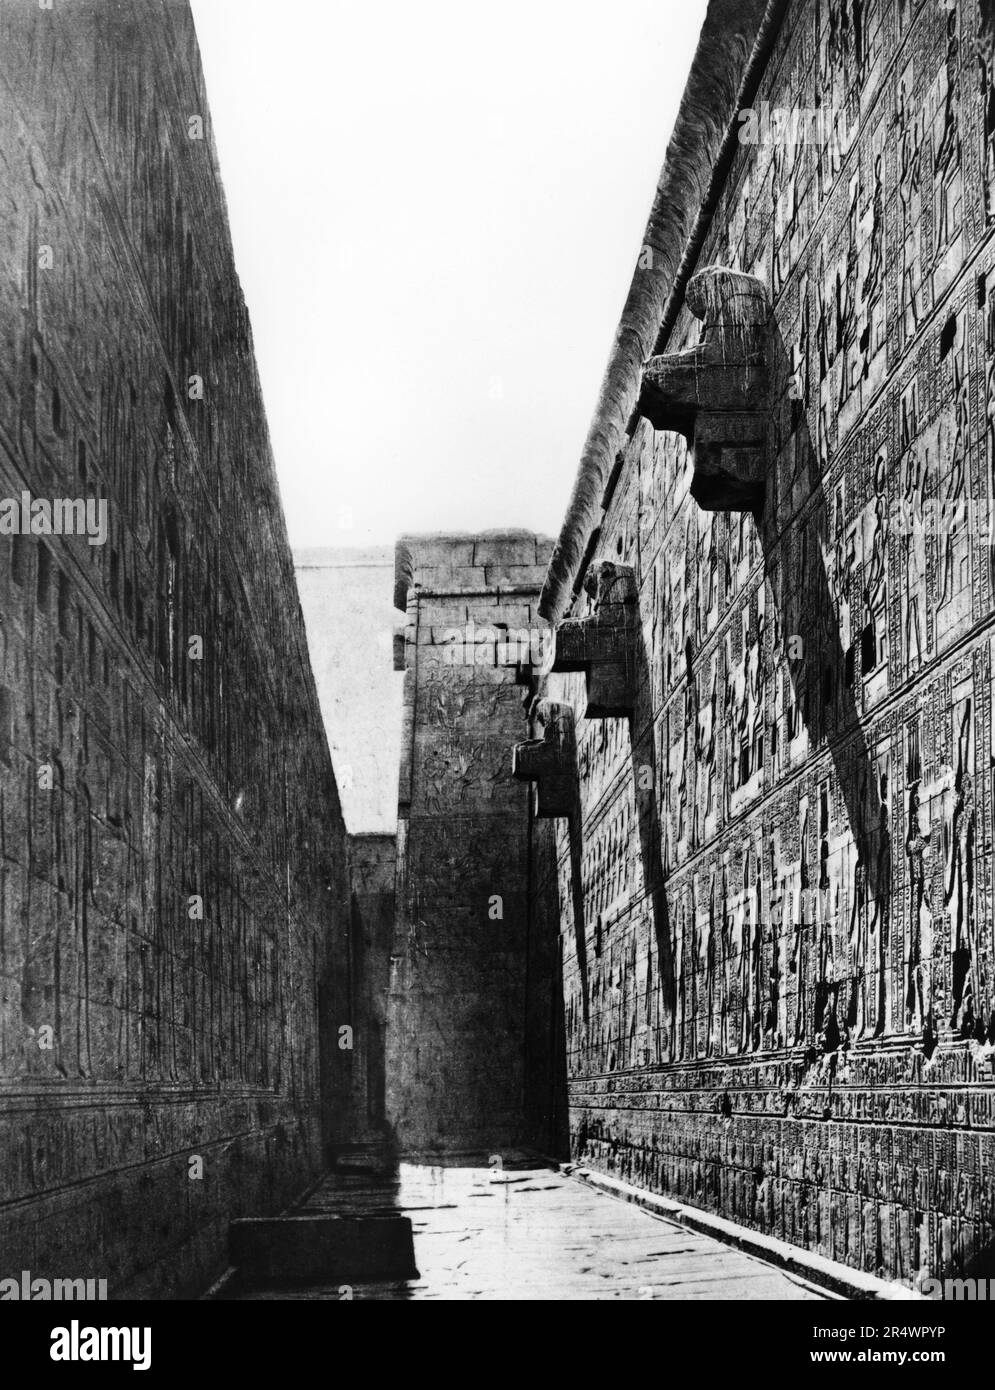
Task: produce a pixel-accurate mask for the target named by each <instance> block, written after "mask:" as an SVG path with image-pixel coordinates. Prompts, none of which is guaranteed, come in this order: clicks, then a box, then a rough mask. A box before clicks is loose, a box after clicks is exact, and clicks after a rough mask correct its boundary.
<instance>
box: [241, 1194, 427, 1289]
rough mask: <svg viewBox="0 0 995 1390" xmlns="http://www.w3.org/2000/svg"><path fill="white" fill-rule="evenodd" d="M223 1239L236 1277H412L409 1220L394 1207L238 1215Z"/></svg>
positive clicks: (347, 1279) (412, 1263)
mask: <svg viewBox="0 0 995 1390" xmlns="http://www.w3.org/2000/svg"><path fill="white" fill-rule="evenodd" d="M228 1243H229V1252H230V1256H231V1261H232V1264H233V1265H234V1266H235V1267H236V1268H237V1270H238V1274H239V1279H240V1281H251V1282H256V1281H259V1280H264V1281H266V1282H268V1283H272V1282H273V1281H274V1280H288V1281H295V1280H321V1279H343V1280H346V1281H358V1280H375V1279H416V1278H417V1277H418V1270H417V1269H416V1267H415V1251H414V1241H413V1239H412V1231H411V1221H410V1219H409V1218H408V1217H406V1216H401V1215H399V1214H397V1213H394V1212H391V1213H390V1214H389V1215H387V1214H383V1215H381V1214H377V1215H357V1216H328V1215H320V1216H308V1215H302V1216H274V1217H243V1218H242V1219H240V1220H238V1221H233V1222H232V1223H231V1225H230V1227H229V1234H228Z"/></svg>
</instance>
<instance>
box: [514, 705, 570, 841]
mask: <svg viewBox="0 0 995 1390" xmlns="http://www.w3.org/2000/svg"><path fill="white" fill-rule="evenodd" d="M533 718H534V719H535V721H536V723H537V724H540V725H541V726H542V730H543V733H542V737H541V738H530V739H528V740H527V741H526V742H525V743H516V744H515V745H514V747H513V748H512V750H511V775H512V777H516V778H517V779H518V781H520V782H534V783H535V784H536V816H537V817H538V818H539V819H540V820H543V819H549V818H552V817H556V816H569V815H571V814H572V812H573V809H574V806H575V805H576V800H577V744H576V739H575V737H574V712H573V710H572V709H571V708H570V706H569V705H561V704H557V703H556V702H555V701H553V700H536V702H535V704H534V706H533Z"/></svg>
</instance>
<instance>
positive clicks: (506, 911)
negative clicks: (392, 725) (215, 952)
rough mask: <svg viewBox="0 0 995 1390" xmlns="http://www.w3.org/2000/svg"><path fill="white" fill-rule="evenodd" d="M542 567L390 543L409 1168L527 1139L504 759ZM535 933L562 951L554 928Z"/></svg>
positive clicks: (510, 543) (537, 628)
mask: <svg viewBox="0 0 995 1390" xmlns="http://www.w3.org/2000/svg"><path fill="white" fill-rule="evenodd" d="M549 551H550V544H549V542H547V541H544V540H542V539H541V538H540V539H537V538H536V537H535V536H533V535H531V534H529V533H527V532H517V531H515V532H494V533H491V534H484V535H480V536H464V535H457V536H430V537H413V538H405V539H402V540H401V541H399V542H398V547H397V583H396V587H395V603H396V605H397V607H398V608H399V609H403V610H405V611H406V613H407V630H406V639H405V643H404V649H403V656H400V658H399V661H403V666H404V670H405V688H404V723H403V731H402V744H401V773H400V786H399V793H398V832H397V916H396V926H395V939H394V949H393V955H394V960H393V962H392V977H391V995H390V1002H389V1013H388V1037H387V1047H388V1059H387V1110H388V1119H389V1121H390V1123H391V1124H392V1126H393V1131H394V1137H395V1139H396V1141H397V1143H398V1145H399V1147H400V1148H401V1149H402V1150H404V1151H408V1152H415V1151H428V1150H450V1151H457V1150H464V1151H469V1150H481V1149H485V1150H488V1151H501V1150H502V1149H508V1148H509V1147H514V1146H516V1145H520V1144H521V1143H523V1142H524V1141H525V1140H526V1138H527V1137H528V1132H529V1122H528V1120H527V1118H526V1103H525V1078H526V1066H527V1060H526V1059H527V1053H528V1036H529V1030H528V1028H527V1023H526V1020H527V1017H528V1016H529V1015H530V1013H531V1014H532V1015H533V1016H536V1015H535V1009H536V1006H534V1005H533V1004H532V1002H531V1001H532V999H533V997H537V996H538V994H539V993H540V992H541V990H542V985H541V983H540V982H539V981H538V979H537V978H536V975H535V972H533V974H532V976H531V977H530V972H529V955H530V924H531V923H532V921H533V919H532V914H531V913H530V911H529V906H528V902H527V892H526V889H527V869H528V854H529V836H528V801H529V793H528V789H527V787H526V786H525V785H524V784H523V783H521V782H517V781H515V780H513V779H512V776H511V756H510V745H511V743H512V741H513V739H514V738H515V736H516V735H517V734H518V733H519V732H520V730H521V722H522V700H523V695H527V692H528V682H529V680H530V676H531V668H532V665H533V658H534V657H536V656H538V657H540V658H541V655H542V632H543V629H544V628H545V626H546V625H545V624H544V623H540V622H539V620H538V618H537V617H536V602H537V600H538V596H539V587H540V585H541V583H542V577H543V574H544V572H545V568H546V562H547V560H548V557H549ZM543 929H544V930H551V932H552V936H553V939H554V940H555V938H556V934H557V927H556V924H555V923H552V924H551V923H550V922H549V921H548V920H547V921H545V922H544V923H543ZM539 954H540V955H542V954H543V953H542V952H541V951H540V953H539ZM543 958H545V957H543ZM530 991H535V992H536V994H535V995H533V994H531V993H530ZM537 1045H538V1046H539V1047H540V1048H541V1047H542V1046H544V1044H543V1043H542V1041H541V1039H540V1040H539V1041H538V1043H537ZM530 1065H531V1064H530Z"/></svg>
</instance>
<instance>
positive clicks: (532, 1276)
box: [242, 1163, 831, 1301]
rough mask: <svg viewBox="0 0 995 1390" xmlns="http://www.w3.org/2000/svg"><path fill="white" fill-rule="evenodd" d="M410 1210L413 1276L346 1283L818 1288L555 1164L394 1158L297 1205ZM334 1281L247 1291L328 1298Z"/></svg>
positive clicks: (407, 1289)
mask: <svg viewBox="0 0 995 1390" xmlns="http://www.w3.org/2000/svg"><path fill="white" fill-rule="evenodd" d="M301 1210H302V1211H311V1212H329V1213H331V1212H343V1213H345V1212H350V1211H366V1212H370V1211H377V1210H381V1211H382V1210H398V1211H402V1212H404V1213H406V1214H407V1215H408V1216H410V1218H411V1221H412V1225H413V1228H414V1240H415V1260H416V1263H417V1266H418V1270H419V1273H420V1276H421V1277H420V1278H419V1279H417V1280H413V1281H409V1282H407V1283H403V1284H366V1285H360V1284H356V1285H353V1286H352V1289H351V1294H352V1297H353V1298H355V1299H384V1300H387V1299H394V1300H400V1299H491V1300H498V1299H552V1300H557V1301H559V1300H566V1299H649V1298H658V1299H669V1298H673V1299H691V1298H695V1299H698V1298H703V1299H824V1298H827V1297H831V1295H827V1294H826V1293H825V1292H824V1291H822V1290H820V1289H817V1288H815V1287H814V1286H813V1285H810V1284H807V1283H805V1282H804V1281H802V1280H800V1279H798V1278H796V1277H794V1276H792V1275H789V1274H786V1273H784V1272H783V1271H781V1270H779V1269H776V1268H773V1267H772V1266H770V1265H767V1264H764V1263H763V1262H762V1261H761V1260H758V1259H755V1258H754V1257H753V1256H751V1255H746V1254H743V1253H742V1252H741V1251H738V1250H735V1249H732V1248H731V1247H730V1246H728V1245H723V1244H722V1243H721V1242H720V1241H717V1240H713V1239H712V1238H711V1237H709V1236H704V1235H699V1234H697V1233H696V1232H694V1231H689V1230H688V1229H687V1228H686V1227H684V1226H679V1225H677V1224H675V1223H674V1222H671V1221H668V1220H665V1219H663V1218H661V1217H658V1216H654V1215H652V1214H651V1213H649V1212H647V1211H644V1210H642V1209H641V1208H640V1207H636V1206H633V1205H631V1204H630V1203H627V1202H623V1201H620V1200H618V1199H616V1198H614V1197H609V1196H606V1195H604V1194H602V1193H600V1192H596V1191H594V1190H593V1189H592V1188H590V1187H587V1186H585V1185H583V1184H582V1183H580V1182H578V1181H576V1180H575V1179H572V1178H569V1177H567V1176H565V1175H564V1174H562V1173H560V1172H559V1171H557V1170H555V1169H548V1168H540V1169H536V1168H534V1167H533V1168H524V1169H523V1168H518V1167H516V1168H513V1169H509V1168H507V1167H506V1169H505V1170H504V1171H501V1172H495V1171H491V1170H490V1169H488V1168H486V1167H476V1168H475V1167H455V1166H454V1167H440V1166H437V1165H434V1164H429V1163H426V1164H424V1165H421V1164H416V1163H403V1164H401V1167H400V1170H399V1172H398V1173H397V1174H396V1175H395V1176H394V1177H393V1178H390V1179H384V1180H377V1179H371V1178H370V1177H368V1176H362V1175H356V1176H341V1175H335V1176H330V1177H329V1178H327V1179H326V1180H325V1182H324V1183H323V1184H322V1186H321V1187H319V1188H318V1189H317V1190H316V1191H315V1192H314V1193H313V1194H312V1196H311V1198H310V1200H309V1201H308V1202H306V1203H305V1204H304V1206H303V1207H302V1208H301ZM343 1296H344V1294H343V1292H342V1291H341V1289H340V1286H339V1285H338V1284H336V1285H335V1286H329V1287H320V1286H316V1287H312V1288H307V1289H288V1288H281V1289H272V1290H257V1291H254V1292H251V1293H244V1294H243V1295H242V1297H243V1298H247V1299H272V1298H280V1299H287V1298H290V1299H295V1298H297V1299H329V1300H333V1299H334V1300H338V1299H341V1298H343Z"/></svg>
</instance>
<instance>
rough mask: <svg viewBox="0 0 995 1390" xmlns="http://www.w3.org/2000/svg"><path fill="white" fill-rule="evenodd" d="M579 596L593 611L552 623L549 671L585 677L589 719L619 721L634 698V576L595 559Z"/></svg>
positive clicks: (626, 568) (628, 711)
mask: <svg viewBox="0 0 995 1390" xmlns="http://www.w3.org/2000/svg"><path fill="white" fill-rule="evenodd" d="M584 591H585V593H586V594H587V595H588V597H589V598H590V599H591V600H592V602H593V604H594V611H593V613H589V614H588V615H587V617H585V618H564V619H563V620H562V621H561V622H560V623H558V624H557V627H556V647H555V651H554V655H553V664H552V669H553V670H554V671H583V672H584V673H585V674H586V676H587V710H586V715H587V718H588V719H611V718H624V717H626V716H627V715H630V714H631V713H632V710H633V706H634V704H635V697H636V654H637V644H638V640H639V599H638V594H637V592H636V576H635V574H634V572H633V570H632V569H631V568H630V566H628V565H616V564H614V563H613V562H612V561H611V560H600V561H597V562H596V563H595V564H593V565H592V566H591V568H590V569H589V570H588V572H587V575H586V577H585V579H584Z"/></svg>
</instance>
